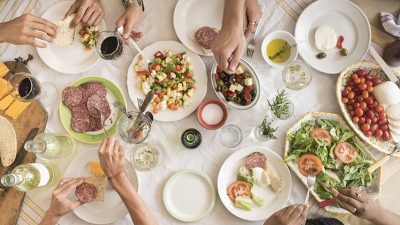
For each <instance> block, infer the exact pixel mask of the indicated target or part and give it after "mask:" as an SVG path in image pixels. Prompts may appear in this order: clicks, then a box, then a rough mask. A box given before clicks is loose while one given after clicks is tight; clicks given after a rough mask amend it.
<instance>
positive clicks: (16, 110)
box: [6, 100, 31, 120]
mask: <svg viewBox="0 0 400 225" xmlns="http://www.w3.org/2000/svg"><path fill="white" fill-rule="evenodd" d="M30 104H31V103H30V102H23V101H20V100H15V101H14V102H13V103H12V104H11V105H10V107H9V108H8V109H7V110H6V115H7V116H9V117H11V118H13V119H14V120H15V119H17V118H18V117H19V115H21V113H22V112H23V111H24V110H25V109H26V108H27V107H28V106H29V105H30Z"/></svg>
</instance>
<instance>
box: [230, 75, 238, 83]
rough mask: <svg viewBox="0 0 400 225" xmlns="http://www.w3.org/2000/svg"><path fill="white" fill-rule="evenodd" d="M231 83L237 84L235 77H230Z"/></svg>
mask: <svg viewBox="0 0 400 225" xmlns="http://www.w3.org/2000/svg"><path fill="white" fill-rule="evenodd" d="M229 82H230V83H232V84H233V83H235V82H236V79H235V76H230V77H229Z"/></svg>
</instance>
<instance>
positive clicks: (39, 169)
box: [1, 163, 58, 192]
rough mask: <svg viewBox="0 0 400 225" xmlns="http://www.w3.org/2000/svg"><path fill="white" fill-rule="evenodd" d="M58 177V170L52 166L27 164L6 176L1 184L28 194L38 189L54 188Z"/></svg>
mask: <svg viewBox="0 0 400 225" xmlns="http://www.w3.org/2000/svg"><path fill="white" fill-rule="evenodd" d="M57 177H58V172H57V170H56V169H55V168H54V167H53V166H51V165H50V164H42V163H27V164H22V165H19V166H17V167H15V168H14V170H13V171H12V172H11V173H10V174H6V175H4V176H3V177H2V178H1V184H2V185H3V186H5V187H16V188H17V189H18V190H20V191H24V192H26V191H30V190H32V189H34V188H38V187H45V186H52V185H53V184H54V183H55V181H56V180H57Z"/></svg>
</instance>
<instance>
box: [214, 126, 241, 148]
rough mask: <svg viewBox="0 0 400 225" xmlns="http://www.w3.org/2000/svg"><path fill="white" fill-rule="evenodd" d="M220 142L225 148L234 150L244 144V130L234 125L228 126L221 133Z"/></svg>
mask: <svg viewBox="0 0 400 225" xmlns="http://www.w3.org/2000/svg"><path fill="white" fill-rule="evenodd" d="M219 140H220V142H221V144H222V145H223V146H225V147H228V148H234V147H236V146H238V145H240V143H242V140H243V133H242V129H240V127H238V126H236V125H234V124H229V125H226V126H224V127H223V128H222V129H221V131H220V133H219Z"/></svg>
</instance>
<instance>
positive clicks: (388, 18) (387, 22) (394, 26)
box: [381, 12, 400, 38]
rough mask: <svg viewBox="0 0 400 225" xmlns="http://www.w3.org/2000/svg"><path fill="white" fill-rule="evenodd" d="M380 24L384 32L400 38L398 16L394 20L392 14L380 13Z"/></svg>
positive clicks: (399, 19) (399, 20)
mask: <svg viewBox="0 0 400 225" xmlns="http://www.w3.org/2000/svg"><path fill="white" fill-rule="evenodd" d="M381 22H382V26H383V28H385V30H386V32H388V33H389V34H391V35H393V36H395V37H398V38H400V15H399V18H398V19H396V18H395V17H394V16H393V15H392V14H390V13H387V12H381Z"/></svg>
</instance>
